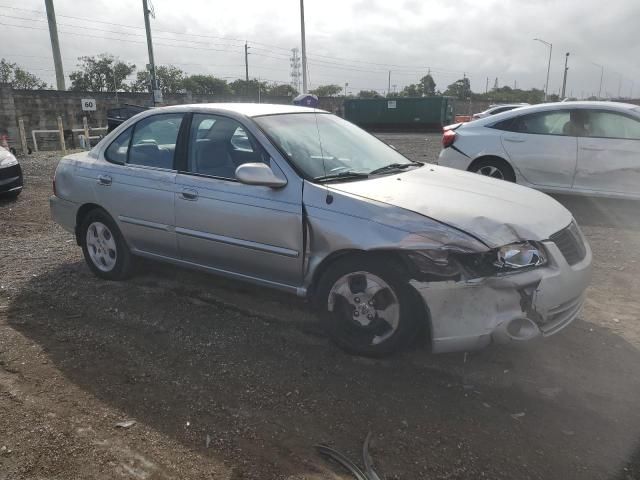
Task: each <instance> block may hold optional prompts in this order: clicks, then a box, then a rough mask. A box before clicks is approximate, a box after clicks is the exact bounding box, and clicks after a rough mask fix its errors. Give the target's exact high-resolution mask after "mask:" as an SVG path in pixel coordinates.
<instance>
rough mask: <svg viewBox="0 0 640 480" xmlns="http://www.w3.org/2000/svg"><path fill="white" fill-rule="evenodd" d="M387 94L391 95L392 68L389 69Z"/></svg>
mask: <svg viewBox="0 0 640 480" xmlns="http://www.w3.org/2000/svg"><path fill="white" fill-rule="evenodd" d="M387 95H391V70H389V82H388V83H387Z"/></svg>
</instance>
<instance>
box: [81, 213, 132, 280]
mask: <svg viewBox="0 0 640 480" xmlns="http://www.w3.org/2000/svg"><path fill="white" fill-rule="evenodd" d="M79 231H80V245H81V246H82V253H83V254H84V259H85V261H86V262H87V265H88V266H89V268H90V269H91V271H92V272H93V273H94V275H96V276H97V277H100V278H103V279H105V280H125V279H127V278H128V277H129V276H131V272H132V258H131V252H130V251H129V247H128V246H127V243H126V242H125V241H124V237H123V236H122V233H120V229H119V228H118V226H117V225H116V223H115V222H114V221H113V219H112V218H111V217H110V216H109V215H108V214H107V213H106V212H105V211H104V210H99V209H96V210H92V211H90V212H89V213H88V214H87V215H85V217H84V218H83V219H82V223H81V224H80V229H79Z"/></svg>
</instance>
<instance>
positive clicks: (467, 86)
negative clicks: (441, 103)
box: [444, 77, 471, 100]
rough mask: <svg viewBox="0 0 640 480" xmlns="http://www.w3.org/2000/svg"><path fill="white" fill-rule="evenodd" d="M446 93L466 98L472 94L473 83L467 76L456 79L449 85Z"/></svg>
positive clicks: (462, 98)
mask: <svg viewBox="0 0 640 480" xmlns="http://www.w3.org/2000/svg"><path fill="white" fill-rule="evenodd" d="M444 95H446V96H448V97H456V98H457V99H458V100H464V99H465V98H467V97H468V96H470V95H471V83H470V82H469V79H468V78H467V77H464V78H461V79H459V80H456V81H455V82H453V83H452V84H451V85H449V86H448V87H447V89H446V90H445V91H444Z"/></svg>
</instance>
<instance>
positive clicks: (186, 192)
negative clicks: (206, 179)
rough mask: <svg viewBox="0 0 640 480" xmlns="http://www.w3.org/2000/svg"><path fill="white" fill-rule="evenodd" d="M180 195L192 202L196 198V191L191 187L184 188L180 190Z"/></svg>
mask: <svg viewBox="0 0 640 480" xmlns="http://www.w3.org/2000/svg"><path fill="white" fill-rule="evenodd" d="M180 197H181V198H182V199H183V200H191V201H192V202H193V201H195V200H197V199H198V191H197V190H194V189H193V188H185V189H183V190H182V193H181V194H180Z"/></svg>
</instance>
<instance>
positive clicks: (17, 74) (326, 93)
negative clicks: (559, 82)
mask: <svg viewBox="0 0 640 480" xmlns="http://www.w3.org/2000/svg"><path fill="white" fill-rule="evenodd" d="M134 73H135V79H133V80H129V77H131V76H132V75H133V74H134ZM156 77H157V80H158V83H159V87H160V89H161V91H162V93H163V94H164V95H167V94H175V93H184V92H190V93H192V94H203V95H217V96H247V97H255V96H257V95H265V96H288V97H293V96H295V95H297V94H298V91H297V90H296V89H295V88H294V87H293V86H292V85H290V84H284V83H275V82H267V81H261V80H259V79H256V78H254V79H250V80H249V81H246V80H243V79H238V80H234V81H231V82H229V81H227V80H226V79H223V78H218V77H215V76H213V75H206V74H191V75H190V74H187V73H186V72H184V71H183V70H182V69H180V68H178V67H176V66H174V65H159V66H157V67H156ZM69 79H70V80H71V84H70V86H69V90H72V91H82V92H112V91H118V92H148V91H149V89H150V85H151V78H150V73H149V71H148V70H146V69H145V70H138V68H137V67H136V65H134V64H132V63H127V62H124V61H121V60H120V59H119V58H117V57H115V56H113V55H110V54H108V53H102V54H100V55H96V56H84V57H79V58H78V64H77V68H76V70H74V71H72V72H71V73H70V74H69ZM0 82H2V83H12V84H13V86H14V88H17V89H28V90H35V89H46V88H49V86H48V85H47V83H46V82H44V81H42V80H41V79H39V78H38V77H37V76H36V75H34V74H32V73H29V72H27V71H26V70H25V69H23V68H21V67H20V66H18V65H17V64H15V63H11V62H7V61H6V60H5V59H4V58H3V59H1V60H0ZM496 83H497V80H496ZM310 93H313V94H315V95H317V96H319V97H339V96H343V95H344V96H347V95H346V92H345V91H344V90H343V88H342V87H341V86H340V85H336V84H329V85H320V86H318V87H317V88H315V89H313V90H311V91H310ZM436 95H444V96H449V97H454V98H456V99H458V100H461V101H468V100H486V101H492V102H505V103H507V102H526V103H540V102H542V101H544V92H543V91H542V90H539V89H535V88H533V89H530V90H522V89H517V88H511V87H509V86H502V87H498V86H496V87H494V88H493V89H491V91H488V92H485V93H475V92H473V91H471V84H470V81H469V78H467V77H466V76H464V77H463V78H460V79H458V80H456V81H455V82H453V83H451V84H449V85H448V86H447V88H446V89H444V90H443V91H441V90H439V89H437V85H436V82H435V79H434V78H433V76H432V75H431V74H430V73H428V74H427V75H425V76H424V77H422V78H421V79H420V80H419V81H418V82H417V83H414V84H410V85H407V86H405V87H404V88H403V89H402V90H400V91H399V92H385V93H384V94H382V93H380V92H378V91H376V90H360V91H359V92H358V93H357V94H355V95H348V96H349V97H352V98H382V97H384V96H386V97H430V96H436ZM557 100H558V96H557V95H552V96H551V97H550V98H549V101H557Z"/></svg>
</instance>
